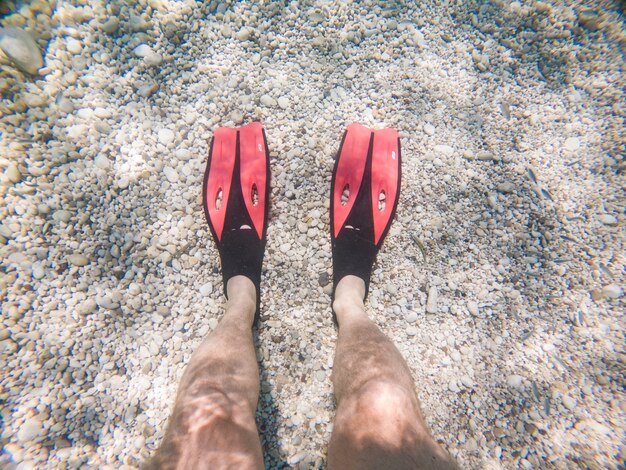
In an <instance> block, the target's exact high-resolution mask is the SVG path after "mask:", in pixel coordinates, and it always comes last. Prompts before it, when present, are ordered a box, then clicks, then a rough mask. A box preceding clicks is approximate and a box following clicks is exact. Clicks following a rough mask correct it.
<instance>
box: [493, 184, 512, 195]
mask: <svg viewBox="0 0 626 470" xmlns="http://www.w3.org/2000/svg"><path fill="white" fill-rule="evenodd" d="M497 190H498V191H499V192H501V193H503V194H509V193H512V192H513V191H515V185H514V184H513V183H511V182H510V181H505V182H504V183H500V184H499V185H498V187H497Z"/></svg>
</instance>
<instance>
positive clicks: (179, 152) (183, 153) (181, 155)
mask: <svg viewBox="0 0 626 470" xmlns="http://www.w3.org/2000/svg"><path fill="white" fill-rule="evenodd" d="M174 155H175V156H176V158H178V159H180V160H189V159H190V158H191V157H192V155H191V152H190V151H189V150H187V149H176V152H174Z"/></svg>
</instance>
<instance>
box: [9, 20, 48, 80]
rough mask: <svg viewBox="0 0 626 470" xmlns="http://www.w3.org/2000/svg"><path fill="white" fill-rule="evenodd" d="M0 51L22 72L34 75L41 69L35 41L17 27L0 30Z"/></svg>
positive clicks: (40, 59)
mask: <svg viewBox="0 0 626 470" xmlns="http://www.w3.org/2000/svg"><path fill="white" fill-rule="evenodd" d="M0 49H2V50H3V51H4V53H5V54H6V55H7V56H8V57H9V59H11V61H12V62H13V63H14V64H15V66H16V67H17V68H18V69H20V70H22V71H23V72H26V73H30V74H32V75H36V74H37V71H38V70H39V69H40V68H41V67H43V57H42V56H41V51H40V50H39V47H38V46H37V43H36V42H35V40H34V39H33V38H32V37H31V35H30V34H28V33H27V32H26V31H24V30H23V29H22V28H18V27H17V26H7V27H6V28H0Z"/></svg>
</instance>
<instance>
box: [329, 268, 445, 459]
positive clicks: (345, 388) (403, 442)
mask: <svg viewBox="0 0 626 470" xmlns="http://www.w3.org/2000/svg"><path fill="white" fill-rule="evenodd" d="M364 295H365V284H364V283H363V281H362V280H361V279H360V278H358V277H355V276H346V277H344V278H343V279H342V280H341V281H340V282H339V283H338V284H337V288H336V290H335V302H334V303H333V310H334V311H335V313H336V315H337V322H338V323H339V339H338V342H337V352H336V355H335V364H334V367H333V377H332V378H333V385H334V389H335V397H336V399H337V416H336V418H335V425H334V430H333V435H332V438H331V440H330V445H329V449H328V468H329V469H341V470H343V469H351V468H354V469H367V468H372V469H380V468H385V469H399V468H403V469H404V468H423V469H454V468H457V467H456V464H455V463H454V461H453V460H452V458H451V457H450V456H449V455H448V453H447V452H446V451H445V450H443V449H442V448H441V447H440V446H439V445H438V444H437V442H435V440H434V439H433V438H432V436H431V435H430V433H429V431H428V429H427V428H426V424H425V422H424V418H423V416H422V413H421V411H420V405H419V401H418V399H417V395H416V393H415V386H414V384H413V378H412V377H411V372H410V371H409V368H408V366H407V365H406V363H405V362H404V359H403V358H402V356H401V355H400V352H399V351H398V350H397V349H396V347H395V346H394V345H393V343H392V342H391V341H390V340H389V339H388V338H387V337H386V336H385V335H384V334H383V333H382V332H381V331H380V330H379V329H378V327H377V326H376V325H375V324H374V323H373V322H372V321H371V320H369V318H368V317H367V313H366V312H365V308H364V306H363V297H364Z"/></svg>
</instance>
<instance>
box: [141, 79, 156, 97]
mask: <svg viewBox="0 0 626 470" xmlns="http://www.w3.org/2000/svg"><path fill="white" fill-rule="evenodd" d="M158 88H159V85H157V83H156V82H150V83H144V84H142V85H140V86H139V87H138V88H137V94H138V95H139V96H141V97H143V98H148V97H150V96H151V95H152V93H154V92H155V91H157V89H158Z"/></svg>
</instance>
